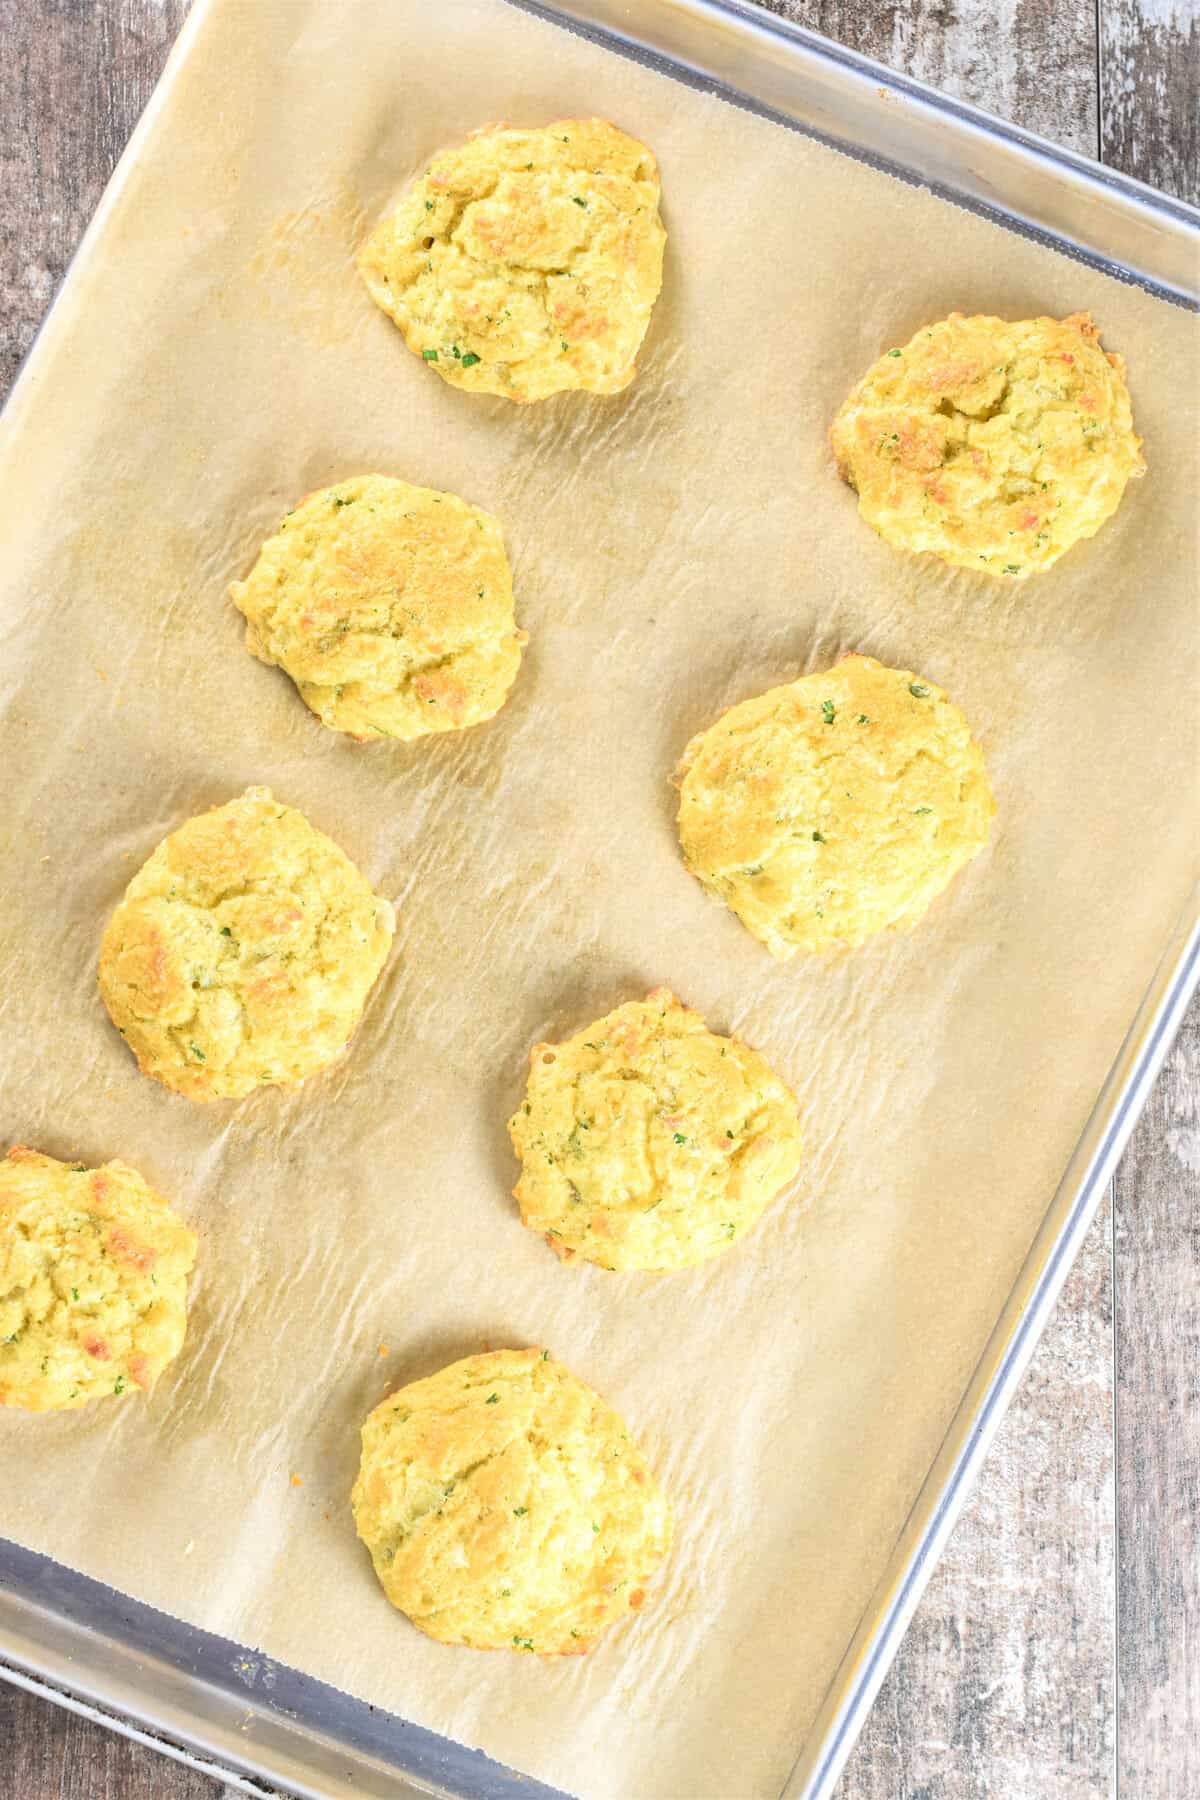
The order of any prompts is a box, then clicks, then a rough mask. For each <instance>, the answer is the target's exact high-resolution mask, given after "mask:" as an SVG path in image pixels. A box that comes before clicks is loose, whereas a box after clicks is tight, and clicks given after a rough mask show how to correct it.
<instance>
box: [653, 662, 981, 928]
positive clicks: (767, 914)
mask: <svg viewBox="0 0 1200 1800" xmlns="http://www.w3.org/2000/svg"><path fill="white" fill-rule="evenodd" d="M680 775H681V780H680V796H679V841H680V844H681V846H682V848H683V855H684V861H685V862H686V863H687V866H688V868H689V869H690V870H691V871H692V874H693V875H695V876H696V878H697V879H698V880H699V881H701V882H702V883H703V884H704V886H705V887H706V888H707V889H708V890H709V892H710V893H711V894H712V895H713V896H714V897H715V898H716V899H718V900H720V901H722V902H723V903H724V904H725V905H726V906H728V907H729V908H730V909H731V910H732V911H733V912H735V913H736V914H737V915H738V917H739V919H741V921H742V923H743V925H745V926H746V928H747V930H749V931H752V932H753V933H754V935H755V937H757V938H760V939H761V940H762V942H763V943H764V944H765V945H766V946H767V948H768V950H770V951H771V953H772V954H773V955H774V956H779V957H788V956H792V955H794V954H795V952H796V951H797V950H825V949H828V948H829V947H830V946H831V945H835V944H845V945H851V944H861V943H863V942H865V940H866V939H867V938H870V937H874V936H875V935H876V933H877V932H881V931H901V930H908V929H910V928H911V927H912V926H913V925H915V924H916V923H917V922H918V920H919V919H920V918H921V917H922V915H923V914H924V913H925V911H926V909H927V908H928V907H929V906H930V904H931V903H932V901H933V900H934V899H935V898H936V897H937V895H938V894H940V893H941V891H942V889H943V888H944V887H945V886H946V885H947V883H948V882H949V881H951V880H952V879H953V877H954V875H955V874H956V873H957V872H958V870H959V869H961V868H962V866H963V864H964V863H967V862H969V861H970V859H971V858H972V857H973V856H976V855H978V853H979V851H980V850H982V848H983V846H984V844H985V843H986V842H987V837H988V830H989V828H990V824H991V819H992V815H993V813H994V811H995V806H994V803H993V801H992V790H991V787H990V785H989V783H988V778H987V771H986V770H985V768H984V766H983V756H982V753H981V752H980V749H979V746H978V745H977V744H976V743H975V741H974V740H973V738H972V737H971V733H970V730H969V728H968V726H967V721H966V720H965V719H964V718H963V715H962V714H961V712H959V710H958V708H957V707H956V706H952V705H951V703H950V701H949V700H947V698H946V696H945V694H944V693H943V692H942V690H941V688H939V687H935V686H934V684H933V683H932V682H931V681H926V680H925V679H924V678H918V677H917V676H915V675H914V674H913V673H912V671H911V670H909V669H885V668H884V667H883V665H882V664H881V663H877V662H876V661H875V660H874V658H873V657H870V656H848V657H846V658H845V660H844V661H843V662H840V663H838V664H837V665H836V666H835V667H834V668H832V669H829V670H828V671H826V673H824V674H822V675H805V676H802V677H801V679H800V680H799V681H793V682H792V683H791V684H790V686H787V687H777V688H772V689H771V690H770V692H769V693H766V694H760V695H758V696H757V697H756V698H755V699H753V700H744V701H742V703H741V704H740V705H739V706H734V707H731V708H730V710H729V711H728V712H727V713H724V714H723V715H722V717H721V718H719V719H718V720H717V722H716V724H715V725H711V726H709V728H708V730H707V731H703V732H701V733H700V734H699V736H697V737H695V738H693V739H692V741H691V743H690V744H689V745H688V747H687V749H686V750H685V752H684V755H683V761H682V764H681V768H680Z"/></svg>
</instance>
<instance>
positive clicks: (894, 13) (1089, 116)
mask: <svg viewBox="0 0 1200 1800" xmlns="http://www.w3.org/2000/svg"><path fill="white" fill-rule="evenodd" d="M1106 3H1107V0H1106ZM1143 3H1146V0H1143ZM1149 3H1150V4H1153V3H1154V0H1149ZM762 4H763V5H765V6H766V7H767V8H768V9H769V10H770V11H771V12H777V13H782V14H783V15H784V16H785V17H786V18H791V19H795V20H796V22H797V23H798V24H801V25H808V26H810V27H811V28H812V29H813V30H814V31H822V32H824V33H825V35H826V37H831V38H834V39H836V41H837V42H838V43H839V44H846V45H848V46H849V48H850V49H852V50H861V51H862V52H863V53H864V54H865V55H867V56H875V57H878V58H879V60H880V62H884V63H887V64H888V66H889V67H890V68H893V69H899V70H901V71H902V72H903V73H904V74H906V75H913V76H915V77H916V78H917V79H918V80H919V81H928V82H929V83H931V85H932V86H934V87H937V88H941V89H942V90H943V91H944V92H946V93H949V94H954V95H956V96H957V97H958V98H959V99H962V100H969V101H971V103H972V104H973V105H975V106H983V107H986V108H987V110H988V111H989V112H994V113H998V114H999V115H1000V117H1001V118H1004V119H1011V120H1013V121H1014V122H1015V123H1017V124H1019V125H1025V126H1027V127H1028V128H1029V129H1030V130H1031V131H1038V132H1041V133H1042V134H1043V136H1045V137H1048V138H1053V139H1054V140H1055V142H1056V143H1060V144H1068V145H1070V147H1071V148H1072V149H1073V150H1081V151H1084V152H1086V153H1087V154H1088V155H1089V156H1094V155H1095V154H1096V146H1097V141H1098V139H1097V103H1096V0H869V3H864V0H762ZM1129 4H1131V5H1133V4H1137V0H1129Z"/></svg>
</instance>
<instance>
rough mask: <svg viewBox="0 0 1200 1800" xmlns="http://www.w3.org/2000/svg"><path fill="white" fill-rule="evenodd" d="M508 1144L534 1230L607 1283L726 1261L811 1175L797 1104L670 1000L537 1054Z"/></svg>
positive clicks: (620, 1013)
mask: <svg viewBox="0 0 1200 1800" xmlns="http://www.w3.org/2000/svg"><path fill="white" fill-rule="evenodd" d="M508 1130H509V1135H510V1137H511V1138H512V1142H513V1149H514V1150H515V1151H516V1153H517V1155H518V1157H519V1158H520V1159H521V1179H520V1181H519V1182H518V1183H517V1186H516V1189H515V1192H516V1197H517V1200H518V1201H519V1203H520V1207H521V1220H522V1223H523V1224H525V1225H528V1226H529V1227H530V1229H531V1230H533V1231H540V1232H542V1233H543V1234H544V1236H545V1238H546V1241H547V1243H548V1244H549V1245H550V1247H551V1249H552V1250H556V1251H557V1252H558V1254H559V1255H560V1256H561V1257H563V1258H566V1259H569V1258H571V1257H574V1256H582V1257H585V1258H586V1259H587V1260H588V1261H589V1262H594V1263H599V1264H600V1265H601V1267H602V1268H606V1269H682V1268H686V1267H687V1266H688V1265H689V1264H690V1263H698V1262H703V1261H705V1260H706V1259H707V1258H708V1257H710V1256H719V1255H720V1253H721V1251H722V1250H727V1249H728V1248H729V1246H730V1244H731V1243H733V1241H734V1239H735V1238H739V1237H740V1236H741V1235H742V1233H743V1232H744V1231H748V1230H749V1229H750V1227H751V1226H752V1225H753V1224H754V1223H755V1222H756V1220H757V1219H758V1218H759V1217H760V1215H761V1214H762V1212H763V1210H764V1209H765V1208H766V1207H767V1206H768V1205H769V1203H770V1202H771V1201H772V1200H773V1199H774V1197H775V1195H776V1194H777V1193H778V1192H779V1190H780V1189H781V1188H783V1187H785V1186H786V1185H787V1183H788V1182H789V1181H790V1180H791V1179H792V1177H793V1175H795V1173H796V1170H797V1168H798V1167H799V1165H800V1124H799V1119H798V1117H797V1108H796V1099H795V1096H794V1095H793V1094H792V1093H791V1091H790V1090H789V1089H788V1088H787V1087H786V1086H785V1085H784V1083H783V1082H782V1081H781V1080H780V1079H779V1077H778V1076H777V1075H776V1074H775V1072H774V1071H773V1070H772V1069H771V1067H770V1066H769V1064H768V1063H766V1062H765V1061H764V1060H763V1058H762V1057H761V1056H759V1055H758V1054H757V1053H756V1052H755V1051H753V1050H750V1049H748V1048H747V1046H746V1045H745V1044H743V1043H741V1042H739V1040H738V1039H737V1038H726V1037H718V1036H717V1035H716V1034H715V1033H714V1032H711V1031H709V1030H708V1029H707V1028H706V1026H705V1023H704V1020H703V1019H702V1018H701V1016H700V1014H699V1013H696V1012H691V1011H689V1009H688V1008H687V1007H686V1006H681V1005H680V1003H679V1001H678V1000H677V999H676V998H675V996H674V994H673V993H671V991H670V989H669V988H655V989H654V991H653V992H652V993H650V994H648V995H647V997H646V998H645V1000H631V1001H629V1002H628V1003H627V1004H626V1005H624V1006H619V1007H617V1009H616V1011H615V1012H611V1013H609V1014H608V1016H607V1018H603V1019H599V1020H597V1022H596V1023H595V1024H594V1025H589V1026H587V1027H586V1028H585V1029H584V1030H583V1031H580V1032H577V1033H576V1034H575V1036H574V1037H571V1038H568V1039H567V1040H566V1042H565V1043H562V1044H535V1045H534V1047H533V1049H532V1051H531V1052H530V1055H529V1086H528V1089H527V1091H526V1096H525V1100H524V1103H523V1105H522V1106H521V1109H520V1111H519V1112H517V1113H516V1114H515V1116H514V1117H513V1118H512V1119H510V1120H509V1124H508Z"/></svg>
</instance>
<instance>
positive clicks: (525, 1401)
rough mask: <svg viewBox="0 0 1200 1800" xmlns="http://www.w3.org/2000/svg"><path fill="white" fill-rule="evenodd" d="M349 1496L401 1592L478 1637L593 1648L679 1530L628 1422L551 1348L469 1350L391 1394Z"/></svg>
mask: <svg viewBox="0 0 1200 1800" xmlns="http://www.w3.org/2000/svg"><path fill="white" fill-rule="evenodd" d="M353 1508H354V1521H355V1524H356V1526H357V1529H358V1535H359V1537H360V1538H361V1539H362V1541H363V1543H364V1544H365V1545H366V1546H367V1549H368V1550H369V1551H370V1553H371V1560H372V1562H373V1563H374V1565H375V1573H376V1574H377V1575H378V1577H379V1580H380V1582H381V1583H382V1585H383V1590H384V1592H385V1593H386V1595H387V1597H388V1599H389V1600H390V1601H391V1602H392V1605H393V1606H396V1607H398V1608H399V1609H400V1611H401V1612H403V1613H406V1614H407V1615H408V1617H409V1618H410V1619H411V1620H412V1622H413V1624H414V1625H416V1626H418V1627H419V1628H420V1629H421V1630H422V1631H424V1632H426V1633H428V1635H429V1636H430V1637H434V1638H439V1639H441V1641H442V1642H443V1643H448V1644H465V1645H470V1646H472V1647H473V1648H475V1649H480V1650H524V1651H534V1652H535V1653H537V1654H540V1655H542V1656H573V1655H579V1654H581V1653H582V1652H583V1651H585V1650H590V1649H591V1647H592V1645H593V1644H594V1643H595V1641H596V1639H597V1638H598V1637H599V1635H600V1633H601V1632H602V1631H603V1630H604V1629H605V1628H606V1627H607V1626H609V1625H611V1624H612V1623H613V1622H614V1621H615V1620H617V1619H620V1618H622V1617H624V1615H625V1614H626V1613H629V1612H634V1611H636V1610H637V1609H638V1608H639V1607H640V1606H641V1605H642V1602H643V1600H644V1598H645V1592H644V1589H645V1584H646V1582H647V1581H648V1580H649V1579H650V1577H651V1575H652V1574H653V1573H654V1570H655V1569H656V1568H657V1566H658V1564H659V1563H660V1562H661V1561H662V1558H663V1557H664V1556H665V1555H666V1553H667V1550H668V1549H669V1547H670V1542H671V1510H670V1507H669V1505H668V1503H667V1500H666V1498H665V1496H664V1495H663V1493H662V1491H661V1490H660V1489H659V1487H658V1486H657V1485H656V1484H655V1482H654V1480H653V1477H652V1476H651V1475H650V1473H649V1471H648V1469H647V1467H646V1464H645V1461H644V1459H643V1458H642V1456H641V1454H640V1452H639V1451H638V1450H637V1448H636V1447H635V1445H634V1444H632V1443H631V1442H630V1439H629V1434H628V1432H627V1431H626V1429H625V1426H624V1424H623V1423H622V1421H621V1420H620V1419H619V1418H618V1416H617V1414H616V1413H615V1412H613V1410H612V1408H611V1407H609V1406H606V1405H605V1403H604V1401H603V1400H601V1398H600V1396H599V1395H598V1394H596V1393H593V1391H592V1389H591V1388H589V1387H586V1386H585V1385H584V1383H583V1382H582V1381H578V1380H577V1379H576V1378H575V1376H573V1375H570V1374H568V1372H567V1371H566V1369H563V1368H561V1367H560V1366H559V1365H558V1364H557V1363H554V1362H551V1361H550V1354H549V1351H543V1350H493V1351H490V1352H488V1353H486V1354H484V1355H481V1356H468V1357H466V1358H465V1359H464V1360H463V1361H462V1362H456V1363H451V1364H450V1366H449V1367H448V1368H445V1369H441V1370H439V1372H438V1373H437V1374H436V1375H431V1376H429V1377H428V1378H427V1379H426V1380H424V1381H414V1382H412V1383H411V1384H410V1385H409V1386H408V1387H403V1388H399V1389H398V1390H397V1391H396V1392H395V1393H394V1394H390V1395H389V1396H388V1398H387V1399H386V1400H384V1401H382V1402H381V1404H380V1405H379V1406H377V1407H376V1408H375V1410H374V1412H373V1413H371V1415H370V1416H369V1418H368V1419H367V1420H366V1423H365V1424H364V1425H363V1428H362V1463H361V1466H360V1469H359V1474H358V1480H357V1482H356V1483H355V1486H354V1495H353Z"/></svg>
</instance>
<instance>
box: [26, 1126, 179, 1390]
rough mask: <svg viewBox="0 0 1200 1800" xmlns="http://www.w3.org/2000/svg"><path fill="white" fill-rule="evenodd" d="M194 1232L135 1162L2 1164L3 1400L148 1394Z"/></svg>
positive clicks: (174, 1329)
mask: <svg viewBox="0 0 1200 1800" xmlns="http://www.w3.org/2000/svg"><path fill="white" fill-rule="evenodd" d="M195 1260H196V1239H195V1236H194V1235H193V1233H192V1232H190V1231H189V1230H188V1228H187V1226H186V1225H185V1224H184V1223H183V1221H182V1220H181V1219H179V1218H177V1217H176V1215H175V1214H174V1213H173V1212H172V1211H171V1208H170V1207H169V1206H168V1205H167V1203H166V1201H165V1200H164V1199H163V1197H162V1195H161V1194H157V1193H155V1191H154V1189H153V1188H152V1187H150V1186H149V1185H148V1184H147V1183H146V1182H145V1181H143V1180H142V1177H141V1176H140V1175H139V1174H138V1172H137V1170H136V1169H131V1168H130V1167H129V1166H128V1164H126V1163H122V1162H111V1163H105V1165H104V1167H103V1168H100V1169H88V1168H86V1167H85V1166H84V1164H83V1163H63V1162H56V1161H55V1159H54V1157H52V1156H41V1155H39V1154H38V1152H37V1151H36V1150H26V1149H23V1148H16V1149H13V1150H10V1151H9V1153H8V1158H7V1160H6V1161H5V1162H2V1163H0V1406H23V1407H26V1408H27V1409H28V1410H29V1411H30V1412H57V1411H62V1410H64V1409H70V1408H74V1407H79V1406H86V1405H87V1403H88V1401H89V1400H99V1399H103V1398H105V1397H106V1396H107V1395H109V1394H126V1393H131V1392H133V1391H135V1390H138V1389H140V1390H142V1391H144V1392H146V1393H149V1391H150V1389H151V1388H152V1387H153V1386H154V1384H155V1382H156V1381H157V1380H158V1378H159V1376H160V1375H161V1374H162V1372H163V1370H164V1369H165V1368H166V1366H167V1364H168V1363H169V1362H170V1361H171V1360H172V1358H173V1357H175V1356H177V1355H178V1354H179V1351H180V1349H181V1347H182V1345H183V1335H184V1329H185V1327H186V1323H187V1282H188V1275H189V1274H190V1272H191V1268H192V1264H193V1263H194V1262H195Z"/></svg>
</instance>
